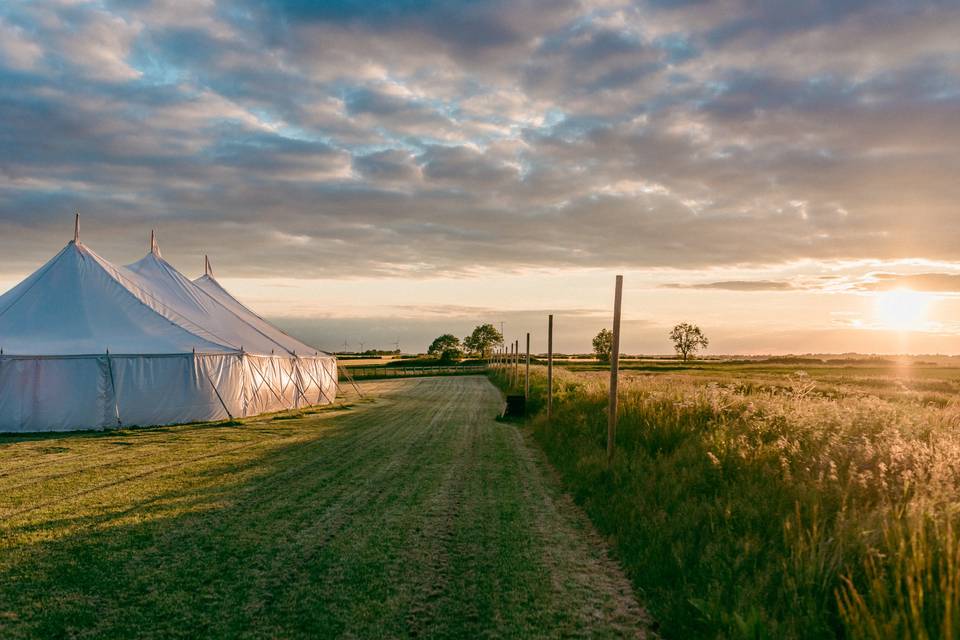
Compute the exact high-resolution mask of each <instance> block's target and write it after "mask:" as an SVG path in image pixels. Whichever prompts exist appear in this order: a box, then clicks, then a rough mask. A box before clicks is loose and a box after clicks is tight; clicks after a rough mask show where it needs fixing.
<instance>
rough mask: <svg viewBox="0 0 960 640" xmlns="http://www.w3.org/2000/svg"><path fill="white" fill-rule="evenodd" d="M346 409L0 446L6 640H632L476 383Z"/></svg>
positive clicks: (589, 558) (578, 516)
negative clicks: (551, 639) (499, 639)
mask: <svg viewBox="0 0 960 640" xmlns="http://www.w3.org/2000/svg"><path fill="white" fill-rule="evenodd" d="M363 389H364V391H365V395H366V396H367V400H366V401H363V402H358V403H356V404H354V405H353V406H351V407H343V408H332V409H324V410H306V411H302V412H294V413H289V414H275V415H268V416H260V417H257V418H251V419H247V420H244V421H242V422H241V423H239V424H238V423H233V424H229V423H213V424H197V425H182V426H174V427H162V428H153V429H128V430H121V431H110V432H87V433H63V434H34V435H13V436H0V638H3V640H19V639H27V638H123V639H127V638H342V637H347V638H405V637H430V638H479V637H504V638H517V637H521V638H522V637H572V636H573V637H601V638H621V637H626V636H641V635H642V633H643V628H644V627H643V623H644V621H645V617H644V615H643V611H642V610H641V609H640V607H639V606H638V605H637V602H636V598H635V597H634V594H633V593H632V591H631V588H630V584H629V582H628V581H627V579H626V578H625V577H624V576H623V574H622V573H621V572H619V570H618V569H617V568H616V566H615V565H614V564H613V563H611V562H610V561H609V559H608V558H607V557H606V551H605V550H604V548H603V546H602V545H600V544H598V540H597V538H596V535H595V534H594V533H592V531H591V528H590V525H589V522H588V521H587V520H586V518H585V517H584V516H583V515H582V513H581V512H580V511H579V510H578V509H577V508H576V507H575V506H574V505H573V504H572V502H570V501H569V500H567V499H565V496H564V495H563V494H562V492H561V491H560V489H559V487H558V486H557V482H556V480H555V476H554V475H553V474H552V473H545V471H546V467H545V465H544V464H543V460H542V458H543V456H542V454H540V452H539V451H538V450H537V449H536V448H535V447H529V446H527V444H526V443H525V441H524V439H523V437H522V435H521V433H520V432H519V431H518V430H517V429H516V427H515V426H514V425H511V424H504V423H501V422H497V421H496V420H495V416H496V414H497V412H498V411H499V409H500V407H501V404H502V398H501V397H500V394H499V393H498V392H497V391H496V390H495V389H494V388H493V387H491V386H490V384H489V383H488V381H487V380H486V379H485V378H483V377H480V376H474V377H472V378H471V377H452V378H420V379H406V380H389V381H380V382H364V383H363Z"/></svg>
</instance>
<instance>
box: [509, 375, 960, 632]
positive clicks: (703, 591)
mask: <svg viewBox="0 0 960 640" xmlns="http://www.w3.org/2000/svg"><path fill="white" fill-rule="evenodd" d="M935 369H936V368H922V369H921V368H919V367H918V368H916V370H913V369H911V368H907V369H904V368H903V367H898V368H883V369H877V370H875V369H870V368H858V367H833V368H829V367H819V368H817V369H816V370H815V371H814V373H813V375H810V374H808V373H805V372H796V371H792V370H790V369H789V368H783V367H781V368H777V367H756V366H754V367H752V368H751V367H729V366H727V367H725V366H722V365H716V366H713V367H711V366H703V365H693V367H692V369H691V370H690V371H674V372H664V373H658V374H650V373H639V372H629V371H628V372H625V373H624V374H623V378H622V381H621V396H620V424H619V429H618V432H617V439H616V446H617V452H616V456H615V458H614V460H613V463H612V465H611V466H610V467H609V468H608V466H607V462H606V454H605V444H606V425H607V389H608V374H605V373H602V372H589V371H587V372H570V371H565V370H563V369H558V370H555V391H554V393H555V396H554V414H553V415H554V419H553V420H552V422H551V423H549V424H548V423H547V421H546V418H545V416H544V413H543V411H542V408H543V403H544V396H545V391H546V387H545V376H544V370H543V369H542V368H539V367H538V368H536V369H535V370H534V371H533V376H532V385H531V396H532V397H531V399H530V407H531V409H532V411H533V412H534V417H533V418H532V420H531V421H530V428H531V429H532V433H533V435H534V437H535V438H536V440H537V441H538V442H539V443H540V444H541V446H542V447H543V449H544V450H545V451H546V453H547V456H548V458H549V459H550V461H551V462H552V463H553V464H554V466H555V467H556V468H557V469H558V470H559V472H560V475H561V477H562V479H563V482H564V484H565V486H566V487H567V488H568V490H570V491H571V493H572V494H573V495H574V497H575V499H576V501H577V502H578V503H579V504H581V505H582V506H583V507H584V509H585V510H586V512H587V513H588V515H589V516H590V518H591V519H592V520H593V522H594V523H595V525H596V526H597V527H598V529H599V530H600V531H601V533H603V534H604V535H606V536H607V537H608V538H609V539H610V541H611V542H612V546H613V548H614V550H615V554H616V555H617V557H618V558H619V560H620V561H621V562H622V564H623V565H624V567H625V569H626V571H627V573H628V575H629V576H630V578H631V580H632V581H633V584H634V586H635V588H636V589H637V591H638V593H639V594H640V595H641V598H642V600H643V601H644V602H645V603H646V605H647V606H648V607H649V609H650V611H651V613H652V615H653V616H654V618H656V619H657V621H658V622H659V623H660V625H661V628H662V631H663V634H664V635H665V636H666V637H668V638H689V637H724V638H743V637H749V638H830V637H851V638H941V637H958V636H960V549H958V534H957V530H958V517H957V512H958V506H960V495H958V488H960V433H958V428H960V402H958V400H957V398H956V395H955V392H956V388H957V376H956V370H953V369H951V370H943V371H942V373H941V375H939V376H938V375H936V372H935ZM491 375H492V377H493V379H494V381H495V382H497V383H498V384H499V385H500V386H501V387H502V388H508V387H509V385H508V381H507V379H506V377H505V376H503V375H502V374H501V373H499V372H493V373H492V374H491Z"/></svg>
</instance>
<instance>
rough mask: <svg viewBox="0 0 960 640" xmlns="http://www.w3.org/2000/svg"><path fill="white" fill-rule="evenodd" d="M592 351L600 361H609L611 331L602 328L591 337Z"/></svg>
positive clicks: (611, 344) (611, 347) (611, 350)
mask: <svg viewBox="0 0 960 640" xmlns="http://www.w3.org/2000/svg"><path fill="white" fill-rule="evenodd" d="M593 352H594V353H595V354H597V360H599V361H600V362H610V354H611V353H612V352H613V331H610V329H607V328H603V329H600V332H599V333H598V334H597V335H595V336H594V337H593Z"/></svg>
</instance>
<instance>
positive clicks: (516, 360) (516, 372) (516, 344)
mask: <svg viewBox="0 0 960 640" xmlns="http://www.w3.org/2000/svg"><path fill="white" fill-rule="evenodd" d="M513 379H514V380H516V382H517V386H518V387H519V386H520V341H519V340H514V341H513Z"/></svg>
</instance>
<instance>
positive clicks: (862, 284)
mask: <svg viewBox="0 0 960 640" xmlns="http://www.w3.org/2000/svg"><path fill="white" fill-rule="evenodd" d="M851 289H853V290H855V291H893V290H895V289H910V290H912V291H924V292H933V293H958V292H960V274H956V273H911V274H900V273H870V274H868V275H867V276H866V277H865V278H864V279H863V280H861V281H859V282H855V283H854V284H853V285H852V286H851Z"/></svg>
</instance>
